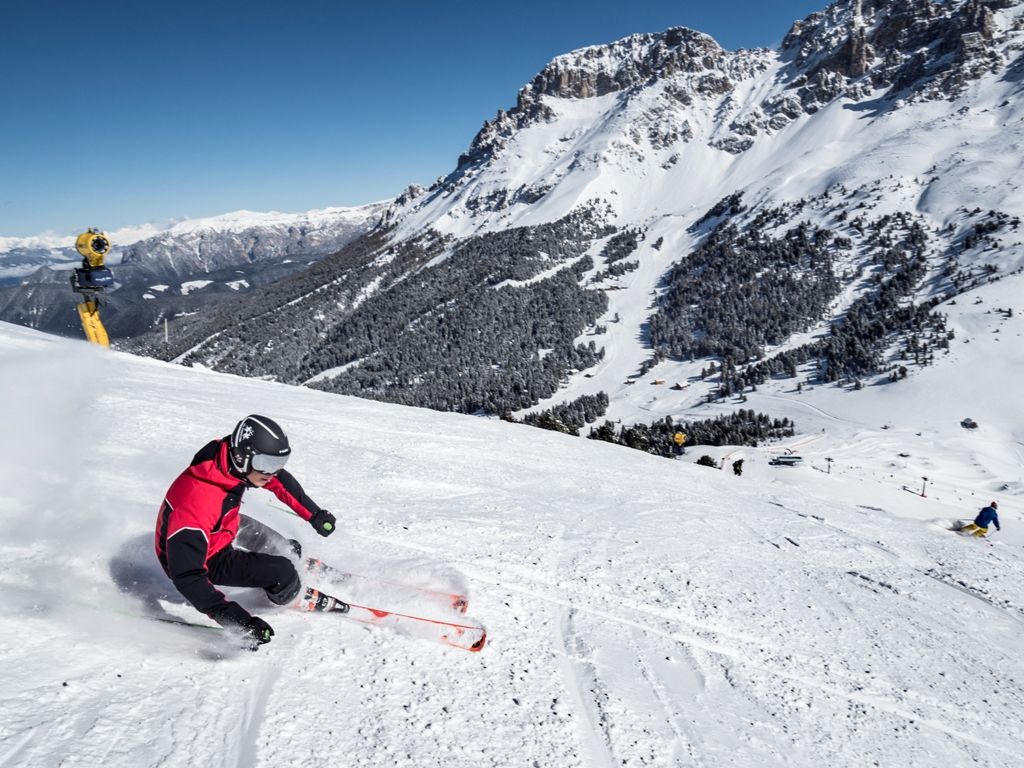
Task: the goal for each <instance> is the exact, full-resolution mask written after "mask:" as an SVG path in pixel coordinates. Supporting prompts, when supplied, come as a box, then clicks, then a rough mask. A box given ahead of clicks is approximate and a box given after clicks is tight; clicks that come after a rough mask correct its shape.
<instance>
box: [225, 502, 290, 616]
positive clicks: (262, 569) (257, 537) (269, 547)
mask: <svg viewBox="0 0 1024 768" xmlns="http://www.w3.org/2000/svg"><path fill="white" fill-rule="evenodd" d="M241 518H242V519H241V521H240V523H239V527H238V536H237V537H236V539H235V541H236V542H237V543H239V544H241V545H242V546H245V547H247V548H251V549H252V550H253V551H248V552H247V551H245V550H242V549H235V548H234V547H225V548H224V549H222V550H221V551H220V552H218V553H217V554H216V555H214V556H213V557H211V558H210V559H209V560H208V561H207V563H206V570H207V573H208V575H209V579H210V582H211V583H213V584H219V585H221V586H224V587H262V588H263V589H264V590H265V591H266V593H267V597H268V598H270V601H271V602H272V603H276V604H277V605H286V604H287V603H290V602H291V601H292V600H294V599H295V598H296V597H297V596H298V594H299V590H300V589H301V588H302V584H301V583H300V581H299V574H298V572H297V571H296V570H295V565H294V563H292V561H291V560H290V559H288V558H287V557H284V556H283V555H278V554H271V552H275V551H277V552H281V551H289V549H290V548H289V545H288V539H286V538H284V536H282V535H281V534H279V533H278V532H277V531H275V530H273V529H271V528H268V527H267V526H265V525H263V524H262V523H259V522H258V521H256V520H253V519H252V518H251V517H246V516H245V515H242V516H241Z"/></svg>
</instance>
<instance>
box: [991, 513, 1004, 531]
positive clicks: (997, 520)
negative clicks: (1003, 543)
mask: <svg viewBox="0 0 1024 768" xmlns="http://www.w3.org/2000/svg"><path fill="white" fill-rule="evenodd" d="M992 522H993V523H995V525H996V530H997V531H1001V530H1003V529H1002V528H1000V527H999V515H998V514H996V515H993V516H992Z"/></svg>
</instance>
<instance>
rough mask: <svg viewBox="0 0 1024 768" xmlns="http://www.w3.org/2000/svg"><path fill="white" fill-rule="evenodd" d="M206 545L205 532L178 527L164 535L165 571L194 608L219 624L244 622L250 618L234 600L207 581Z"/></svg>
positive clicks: (242, 623)
mask: <svg viewBox="0 0 1024 768" xmlns="http://www.w3.org/2000/svg"><path fill="white" fill-rule="evenodd" d="M208 548H209V541H208V539H207V534H206V531H204V530H202V529H201V528H179V529H178V530H177V531H175V532H174V533H173V534H171V535H170V536H168V537H167V571H168V574H169V575H170V577H171V580H172V581H173V582H174V586H175V588H176V589H177V590H178V591H179V592H180V593H181V594H182V595H183V596H184V597H185V599H186V600H188V601H189V602H190V603H192V605H193V606H194V607H195V609H196V610H197V611H200V612H201V613H205V614H206V615H207V616H209V617H210V618H212V619H214V620H215V621H217V622H218V623H220V624H238V625H240V626H241V625H244V624H245V623H246V622H248V621H249V619H250V618H251V617H250V616H249V612H248V611H246V610H245V609H244V608H242V606H240V605H239V604H238V603H233V602H229V601H228V599H227V598H226V597H224V595H223V594H222V593H221V592H219V591H218V590H217V589H216V588H215V587H214V586H213V584H212V583H211V582H210V577H209V574H208V572H207V570H206V551H207V549H208Z"/></svg>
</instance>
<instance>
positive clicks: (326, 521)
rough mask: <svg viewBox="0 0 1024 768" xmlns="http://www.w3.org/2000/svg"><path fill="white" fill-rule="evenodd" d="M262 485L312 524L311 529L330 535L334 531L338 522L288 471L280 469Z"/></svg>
mask: <svg viewBox="0 0 1024 768" xmlns="http://www.w3.org/2000/svg"><path fill="white" fill-rule="evenodd" d="M264 487H265V488H266V489H267V490H269V491H271V492H272V493H273V494H274V495H275V496H277V498H279V499H280V500H281V501H283V502H284V503H285V504H287V505H288V506H289V507H291V508H292V509H293V510H295V514H297V515H298V516H299V517H301V518H302V519H303V520H305V521H306V522H308V523H309V524H310V525H311V526H313V530H314V531H316V532H317V533H319V534H320V535H321V536H330V535H331V534H332V533H334V529H335V526H336V524H337V522H338V521H337V520H336V519H335V517H334V515H332V514H331V513H330V512H328V511H327V510H326V509H321V508H320V507H319V506H318V505H317V503H316V502H315V501H313V500H312V499H311V498H309V496H307V495H306V492H305V491H304V490H302V486H301V485H299V481H298V480H296V479H295V478H294V477H293V476H292V474H291V473H290V472H287V471H285V470H283V469H282V470H281V471H280V472H278V473H277V474H276V475H274V477H273V478H271V480H270V482H269V483H267V484H266V486H264Z"/></svg>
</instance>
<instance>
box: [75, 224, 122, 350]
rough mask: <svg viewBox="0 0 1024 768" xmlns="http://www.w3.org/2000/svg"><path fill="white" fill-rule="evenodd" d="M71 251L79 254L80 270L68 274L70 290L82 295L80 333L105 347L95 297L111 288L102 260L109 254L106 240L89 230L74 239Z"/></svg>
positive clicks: (107, 343)
mask: <svg viewBox="0 0 1024 768" xmlns="http://www.w3.org/2000/svg"><path fill="white" fill-rule="evenodd" d="M75 249H76V250H77V251H78V252H79V253H80V254H82V266H81V267H77V268H76V269H75V270H74V272H72V274H71V290H73V291H74V292H75V293H80V294H82V301H81V302H80V303H79V304H78V318H79V319H80V320H81V321H82V330H83V331H85V337H86V338H87V339H88V340H89V341H91V342H92V343H93V344H99V345H101V346H104V347H109V346H110V339H109V337H108V336H107V329H106V328H104V327H103V322H102V321H101V320H100V300H99V298H98V296H99V294H101V293H102V292H103V291H104V289H106V288H109V287H111V286H112V285H113V284H114V275H113V273H111V271H110V269H109V268H108V267H106V266H105V265H104V259H105V258H106V256H107V254H108V253H110V238H109V237H107V235H106V233H104V232H100V231H99V230H97V229H93V228H92V227H90V228H89V229H88V230H87V231H85V232H83V233H82V234H80V235H79V236H78V237H77V238H76V239H75Z"/></svg>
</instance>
